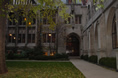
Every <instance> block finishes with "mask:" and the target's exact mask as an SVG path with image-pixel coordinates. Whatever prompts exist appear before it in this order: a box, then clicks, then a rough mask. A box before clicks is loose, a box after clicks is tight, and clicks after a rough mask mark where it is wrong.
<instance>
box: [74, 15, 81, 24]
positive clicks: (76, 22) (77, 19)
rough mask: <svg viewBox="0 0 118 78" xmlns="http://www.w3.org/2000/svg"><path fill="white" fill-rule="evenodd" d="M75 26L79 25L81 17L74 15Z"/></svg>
mask: <svg viewBox="0 0 118 78" xmlns="http://www.w3.org/2000/svg"><path fill="white" fill-rule="evenodd" d="M75 24H81V15H75Z"/></svg>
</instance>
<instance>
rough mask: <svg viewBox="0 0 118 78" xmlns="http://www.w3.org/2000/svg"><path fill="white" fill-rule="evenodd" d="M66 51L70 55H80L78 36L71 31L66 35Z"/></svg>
mask: <svg viewBox="0 0 118 78" xmlns="http://www.w3.org/2000/svg"><path fill="white" fill-rule="evenodd" d="M66 53H68V54H69V55H70V56H80V38H79V36H78V35H77V34H75V33H71V34H69V35H68V36H67V40H66Z"/></svg>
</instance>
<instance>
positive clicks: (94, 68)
mask: <svg viewBox="0 0 118 78" xmlns="http://www.w3.org/2000/svg"><path fill="white" fill-rule="evenodd" d="M70 61H71V62H72V63H73V64H74V65H75V66H76V67H77V68H78V69H79V70H80V71H81V72H82V73H83V74H84V76H85V77H86V78H118V72H116V71H113V70H109V69H106V68H103V67H101V66H98V65H96V64H92V63H89V62H86V61H84V60H81V59H70Z"/></svg>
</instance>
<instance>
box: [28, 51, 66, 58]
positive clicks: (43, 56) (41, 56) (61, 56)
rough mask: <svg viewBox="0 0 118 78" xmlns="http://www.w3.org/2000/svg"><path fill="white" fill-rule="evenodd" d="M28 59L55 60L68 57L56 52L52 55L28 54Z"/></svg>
mask: <svg viewBox="0 0 118 78" xmlns="http://www.w3.org/2000/svg"><path fill="white" fill-rule="evenodd" d="M29 59H34V60H56V59H65V60H67V59H68V55H67V54H64V53H62V54H58V53H56V54H55V55H54V56H45V55H37V56H33V55H32V56H30V57H29Z"/></svg>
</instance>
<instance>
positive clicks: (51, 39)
mask: <svg viewBox="0 0 118 78" xmlns="http://www.w3.org/2000/svg"><path fill="white" fill-rule="evenodd" d="M55 37H56V36H55V33H43V43H55Z"/></svg>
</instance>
